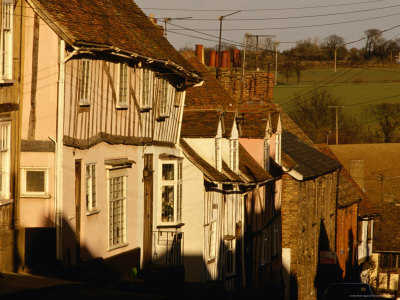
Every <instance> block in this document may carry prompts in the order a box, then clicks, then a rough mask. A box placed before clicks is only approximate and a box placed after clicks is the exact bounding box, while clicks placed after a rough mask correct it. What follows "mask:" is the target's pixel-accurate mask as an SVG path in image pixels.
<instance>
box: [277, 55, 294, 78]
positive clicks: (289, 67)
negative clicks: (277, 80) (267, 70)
mask: <svg viewBox="0 0 400 300" xmlns="http://www.w3.org/2000/svg"><path fill="white" fill-rule="evenodd" d="M280 69H281V72H282V74H283V75H284V76H285V77H286V83H288V82H289V77H290V76H291V75H292V74H293V72H294V64H293V60H291V59H287V60H285V61H284V62H283V63H282V65H281V67H280Z"/></svg>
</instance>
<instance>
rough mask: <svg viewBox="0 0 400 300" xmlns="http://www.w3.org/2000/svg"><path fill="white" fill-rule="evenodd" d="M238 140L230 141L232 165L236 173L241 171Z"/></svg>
mask: <svg viewBox="0 0 400 300" xmlns="http://www.w3.org/2000/svg"><path fill="white" fill-rule="evenodd" d="M238 152H239V151H238V140H237V139H232V140H230V164H231V166H230V167H231V169H232V170H233V171H234V172H237V171H238V170H239V153H238Z"/></svg>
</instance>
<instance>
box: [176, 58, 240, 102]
mask: <svg viewBox="0 0 400 300" xmlns="http://www.w3.org/2000/svg"><path fill="white" fill-rule="evenodd" d="M183 56H184V57H185V58H186V59H187V60H188V62H189V63H190V64H191V65H192V67H193V68H194V69H195V70H196V71H197V72H198V73H199V74H201V76H202V77H203V78H204V83H203V85H202V86H200V87H196V88H189V89H187V91H186V98H185V107H187V108H214V109H215V108H217V109H223V110H227V109H234V108H235V107H236V100H235V99H233V98H232V97H231V96H230V95H229V94H228V93H227V92H226V91H225V89H224V87H223V86H222V85H221V83H220V82H219V80H218V79H217V78H215V72H211V71H210V70H209V69H208V68H207V67H206V66H205V65H204V64H203V63H202V62H201V61H200V60H199V59H198V58H197V57H195V56H194V55H193V53H191V52H185V53H184V54H183Z"/></svg>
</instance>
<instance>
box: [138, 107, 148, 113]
mask: <svg viewBox="0 0 400 300" xmlns="http://www.w3.org/2000/svg"><path fill="white" fill-rule="evenodd" d="M149 111H151V107H141V108H140V112H141V113H142V112H143V113H144V112H149Z"/></svg>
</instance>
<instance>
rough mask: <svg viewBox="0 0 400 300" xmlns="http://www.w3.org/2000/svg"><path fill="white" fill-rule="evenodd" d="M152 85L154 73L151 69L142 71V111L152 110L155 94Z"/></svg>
mask: <svg viewBox="0 0 400 300" xmlns="http://www.w3.org/2000/svg"><path fill="white" fill-rule="evenodd" d="M152 83H153V73H152V72H151V71H150V70H149V69H142V86H141V88H142V89H141V99H140V109H141V110H142V111H148V110H150V109H151V99H152V92H153V88H152Z"/></svg>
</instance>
